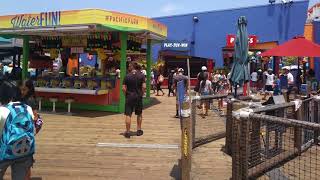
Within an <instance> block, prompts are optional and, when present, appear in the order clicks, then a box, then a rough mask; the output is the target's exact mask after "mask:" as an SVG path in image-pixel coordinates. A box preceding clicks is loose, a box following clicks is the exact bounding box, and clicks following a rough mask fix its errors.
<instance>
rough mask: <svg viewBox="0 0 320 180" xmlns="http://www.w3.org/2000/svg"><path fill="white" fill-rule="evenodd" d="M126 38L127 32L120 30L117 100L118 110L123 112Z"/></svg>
mask: <svg viewBox="0 0 320 180" xmlns="http://www.w3.org/2000/svg"><path fill="white" fill-rule="evenodd" d="M127 40H128V33H127V32H120V43H121V50H120V54H121V62H120V102H119V112H120V113H122V112H124V110H125V109H124V108H125V107H124V106H125V101H126V97H125V94H124V92H123V91H122V85H123V80H124V78H125V76H126V74H127Z"/></svg>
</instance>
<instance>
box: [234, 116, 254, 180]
mask: <svg viewBox="0 0 320 180" xmlns="http://www.w3.org/2000/svg"><path fill="white" fill-rule="evenodd" d="M236 121H237V123H240V125H238V126H237V127H238V128H235V129H234V131H235V132H234V134H235V133H237V134H236V136H234V138H236V139H233V141H234V145H233V147H234V148H233V150H232V179H233V180H242V179H248V169H249V166H248V162H249V155H250V154H249V153H250V148H249V133H250V129H249V119H248V118H240V120H238V119H237V120H236Z"/></svg>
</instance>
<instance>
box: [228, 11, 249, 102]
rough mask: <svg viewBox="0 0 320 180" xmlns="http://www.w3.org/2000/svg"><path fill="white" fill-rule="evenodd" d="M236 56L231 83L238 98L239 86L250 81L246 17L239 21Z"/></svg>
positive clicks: (235, 48)
mask: <svg viewBox="0 0 320 180" xmlns="http://www.w3.org/2000/svg"><path fill="white" fill-rule="evenodd" d="M234 50H235V55H234V61H233V65H232V69H231V77H230V81H231V82H232V84H233V85H234V87H235V94H234V96H235V97H236V96H237V85H243V84H244V83H245V82H247V81H248V80H249V72H248V62H249V59H248V50H249V42H248V31H247V20H246V17H244V16H241V17H240V18H239V19H238V30H237V37H236V42H235V47H234Z"/></svg>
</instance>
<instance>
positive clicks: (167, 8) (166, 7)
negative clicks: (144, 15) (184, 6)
mask: <svg viewBox="0 0 320 180" xmlns="http://www.w3.org/2000/svg"><path fill="white" fill-rule="evenodd" d="M179 9H180V8H179V6H177V5H176V4H173V3H170V2H169V3H167V4H165V5H164V6H162V8H161V12H162V13H172V12H174V11H176V10H179Z"/></svg>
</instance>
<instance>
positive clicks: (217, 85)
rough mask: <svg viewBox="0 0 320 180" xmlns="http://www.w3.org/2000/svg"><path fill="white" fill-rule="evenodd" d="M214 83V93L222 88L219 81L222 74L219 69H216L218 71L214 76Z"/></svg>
mask: <svg viewBox="0 0 320 180" xmlns="http://www.w3.org/2000/svg"><path fill="white" fill-rule="evenodd" d="M212 77H213V79H212V84H213V93H216V92H218V91H219V89H220V85H219V81H220V78H221V74H220V72H219V71H216V73H215V74H214V75H213V76H212Z"/></svg>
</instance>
